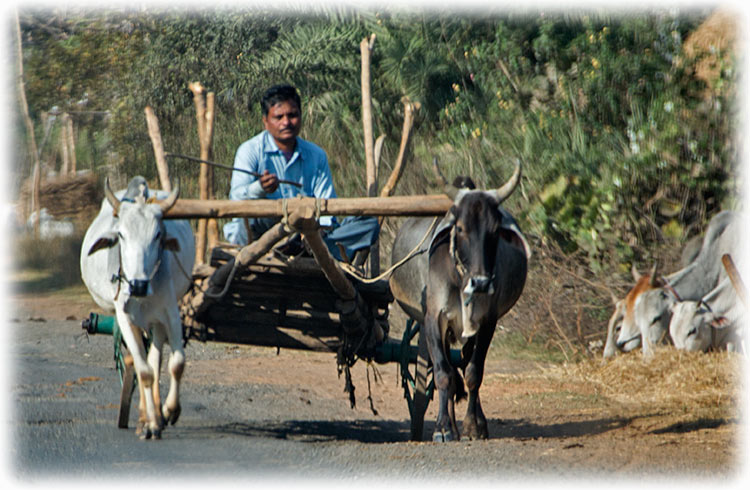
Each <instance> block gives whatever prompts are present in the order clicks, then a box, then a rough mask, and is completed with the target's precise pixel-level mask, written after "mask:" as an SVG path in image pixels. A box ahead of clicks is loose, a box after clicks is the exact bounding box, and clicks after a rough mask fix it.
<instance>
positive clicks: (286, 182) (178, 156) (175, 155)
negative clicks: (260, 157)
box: [164, 151, 302, 188]
mask: <svg viewBox="0 0 750 490" xmlns="http://www.w3.org/2000/svg"><path fill="white" fill-rule="evenodd" d="M164 156H166V157H172V158H184V159H185V160H190V161H193V162H199V163H205V164H208V165H212V166H214V167H219V168H223V169H226V170H232V171H234V172H242V173H246V174H250V175H252V176H253V177H258V178H260V176H261V174H259V173H258V172H253V171H252V170H245V169H244V168H235V167H230V166H229V165H222V164H221V163H216V162H212V161H210V160H203V159H202V158H196V157H191V156H188V155H180V154H178V153H170V152H168V151H167V152H164ZM279 184H287V185H293V186H294V187H299V188H302V184H300V183H299V182H292V181H291V180H281V179H279Z"/></svg>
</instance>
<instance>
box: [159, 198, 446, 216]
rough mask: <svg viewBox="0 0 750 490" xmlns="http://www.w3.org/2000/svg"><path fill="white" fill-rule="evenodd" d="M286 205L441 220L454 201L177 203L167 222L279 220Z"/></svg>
mask: <svg viewBox="0 0 750 490" xmlns="http://www.w3.org/2000/svg"><path fill="white" fill-rule="evenodd" d="M284 201H286V206H287V209H286V211H287V213H292V212H294V211H295V210H297V209H298V208H300V207H303V206H312V207H313V208H315V206H316V205H318V206H319V207H320V214H321V215H324V216H441V215H443V214H445V213H446V212H447V211H448V210H449V209H450V207H451V205H453V201H452V200H451V199H450V198H449V197H448V196H446V195H444V194H437V195H416V196H392V197H354V198H337V199H315V198H312V197H299V198H294V199H251V200H247V201H231V200H213V201H203V200H200V199H178V200H177V202H176V203H175V205H174V206H172V208H171V209H170V210H169V211H167V213H166V214H165V215H164V218H166V219H203V218H217V219H218V218H236V217H244V218H251V217H257V218H268V217H277V218H278V217H282V216H284Z"/></svg>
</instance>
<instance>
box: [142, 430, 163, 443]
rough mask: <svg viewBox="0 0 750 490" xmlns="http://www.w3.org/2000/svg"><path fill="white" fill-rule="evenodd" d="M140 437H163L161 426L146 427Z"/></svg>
mask: <svg viewBox="0 0 750 490" xmlns="http://www.w3.org/2000/svg"><path fill="white" fill-rule="evenodd" d="M140 438H141V440H142V441H148V440H149V439H161V428H158V429H149V428H147V427H144V428H143V432H141V435H140Z"/></svg>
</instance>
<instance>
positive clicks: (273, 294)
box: [83, 195, 460, 440]
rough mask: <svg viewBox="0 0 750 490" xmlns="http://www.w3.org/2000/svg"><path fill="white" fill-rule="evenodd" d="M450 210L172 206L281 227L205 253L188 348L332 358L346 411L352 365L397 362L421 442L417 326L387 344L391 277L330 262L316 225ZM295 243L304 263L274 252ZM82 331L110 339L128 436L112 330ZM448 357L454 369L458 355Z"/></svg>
mask: <svg viewBox="0 0 750 490" xmlns="http://www.w3.org/2000/svg"><path fill="white" fill-rule="evenodd" d="M450 205H451V201H450V199H449V198H448V197H447V196H445V195H437V196H410V197H386V198H354V199H329V200H316V199H312V198H297V199H290V200H283V201H272V200H258V201H242V202H238V201H218V200H210V201H203V200H183V199H180V200H178V201H177V203H176V204H175V206H174V207H173V208H172V209H171V210H170V211H169V212H168V213H167V215H166V216H165V218H166V219H178V218H179V219H188V218H207V217H211V218H230V217H237V216H239V217H253V216H255V217H279V218H281V221H280V222H279V223H278V224H277V225H275V226H274V227H272V228H271V229H270V230H268V231H267V232H266V233H265V234H263V235H262V236H261V237H258V239H257V240H255V241H253V242H252V243H250V244H249V245H248V246H246V247H244V248H241V249H239V248H237V247H231V246H227V245H226V244H223V245H222V244H219V245H218V246H216V247H214V248H213V249H211V251H210V254H209V256H210V260H209V262H208V263H206V264H198V265H196V267H195V269H194V271H193V287H192V288H191V289H190V290H189V291H188V293H187V294H186V295H185V296H184V297H183V299H182V302H181V316H182V321H183V329H184V334H185V339H186V340H187V339H193V340H198V341H201V342H206V341H212V342H229V343H236V344H248V345H258V346H271V347H277V348H286V349H301V350H313V351H323V352H332V353H336V362H337V365H338V368H339V370H340V372H343V373H345V375H346V377H345V379H346V383H347V389H348V391H349V393H350V401H351V403H352V404H353V403H354V399H353V389H351V378H350V376H349V369H350V368H351V367H352V366H353V365H354V363H355V362H356V361H357V360H358V359H363V360H366V361H374V362H377V363H389V362H398V363H399V364H400V372H401V376H402V386H403V388H404V396H405V398H406V400H407V405H408V408H409V412H410V417H411V439H412V440H422V431H423V426H424V414H425V411H426V409H427V406H428V403H429V401H430V399H431V398H432V388H433V383H432V381H431V366H430V363H429V356H428V353H427V347H426V344H425V342H424V341H423V336H421V335H419V329H420V326H419V325H418V324H414V323H411V322H409V323H408V324H407V325H406V328H405V331H404V334H403V335H402V336H401V338H394V337H391V336H389V333H390V326H389V319H388V311H389V306H390V304H391V303H392V302H393V296H392V294H391V291H390V288H389V286H388V279H387V275H386V276H385V277H382V278H366V277H363V276H362V274H361V273H357V272H356V269H357V267H356V263H354V264H352V263H342V262H337V261H336V260H334V259H333V257H332V256H331V255H330V253H329V251H328V249H327V247H326V246H325V244H324V243H323V240H322V238H321V235H320V230H319V228H318V225H317V220H316V217H317V216H319V215H359V216H402V215H421V216H425V215H426V216H439V215H442V214H444V213H445V212H446V211H447V210H448V208H449V207H450ZM294 233H299V234H301V235H302V237H303V238H304V243H305V244H306V248H307V252H308V253H307V254H306V255H307V256H304V254H303V255H300V256H296V257H287V256H286V255H284V254H283V253H282V252H280V251H279V248H278V245H282V244H283V243H284V240H286V239H287V238H288V237H289V236H290V235H292V234H294ZM360 259H361V258H360ZM360 262H361V260H360ZM83 328H84V329H86V330H87V331H88V332H89V333H109V334H113V336H114V337H115V359H116V363H117V366H118V370H119V371H120V375H121V382H122V394H121V401H120V413H119V418H118V426H119V427H123V428H126V427H127V425H128V418H129V411H130V401H131V398H132V392H133V391H134V386H135V381H134V379H135V377H134V374H133V368H132V361H129V359H128V355H127V352H125V346H124V344H123V343H122V342H121V340H120V337H119V331H118V329H117V325H116V321H115V320H114V318H113V317H103V316H99V315H96V314H91V316H90V317H89V318H88V319H87V320H85V321H84V323H83ZM452 354H453V356H452V357H454V361H455V362H456V363H458V362H459V359H460V353H459V351H454V352H453V353H452Z"/></svg>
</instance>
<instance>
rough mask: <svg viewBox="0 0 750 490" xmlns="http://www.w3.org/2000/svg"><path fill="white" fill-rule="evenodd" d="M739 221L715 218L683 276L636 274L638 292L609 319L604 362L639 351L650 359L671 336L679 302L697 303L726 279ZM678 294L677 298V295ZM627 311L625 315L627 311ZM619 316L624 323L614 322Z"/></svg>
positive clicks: (725, 215) (725, 214)
mask: <svg viewBox="0 0 750 490" xmlns="http://www.w3.org/2000/svg"><path fill="white" fill-rule="evenodd" d="M740 224H741V223H740V215H739V214H738V213H736V212H733V211H722V212H720V213H718V214H717V215H716V216H714V217H713V218H712V219H711V221H710V222H709V225H708V228H707V229H706V235H705V237H704V239H703V244H702V245H701V248H700V251H699V252H698V254H697V255H695V258H694V259H693V261H692V262H691V263H690V264H689V265H687V266H686V267H684V268H682V269H680V270H679V271H677V272H675V273H673V274H670V275H669V276H666V277H664V278H660V277H658V276H657V274H656V269H655V268H654V269H653V270H652V271H651V273H649V274H644V275H640V274H638V273H637V271H636V270H635V269H633V277H634V279H635V280H636V284H635V286H633V288H632V289H631V290H630V291H629V292H628V294H627V295H626V296H625V298H624V300H623V301H624V305H620V306H619V307H617V308H616V309H615V312H614V313H613V315H612V319H610V328H612V330H613V331H609V332H608V335H607V345H606V346H605V349H604V357H605V358H606V357H609V356H611V355H612V354H613V353H614V352H615V349H614V348H613V347H612V343H614V345H615V346H616V347H617V349H618V350H621V351H625V352H628V351H631V350H633V349H636V348H637V347H639V346H642V348H643V354H644V355H646V356H648V355H650V354H651V350H652V349H651V346H652V345H653V344H655V343H659V342H661V341H663V340H664V339H665V338H666V336H667V334H668V333H669V320H670V317H671V313H670V307H671V306H672V305H673V304H674V303H676V302H677V301H678V300H693V301H697V300H699V299H701V298H702V297H703V296H704V295H706V294H707V293H708V292H710V291H711V290H712V289H713V288H715V287H716V286H717V284H718V283H719V282H720V281H721V280H722V279H723V278H725V277H726V272H725V271H724V267H723V266H722V263H721V256H722V255H724V254H727V253H728V254H730V255H733V256H735V255H736V250H737V247H738V246H739V238H740V231H741V230H740ZM675 293H676V295H675ZM623 306H624V311H623ZM616 316H620V317H621V320H619V319H617V321H615V317H616Z"/></svg>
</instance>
